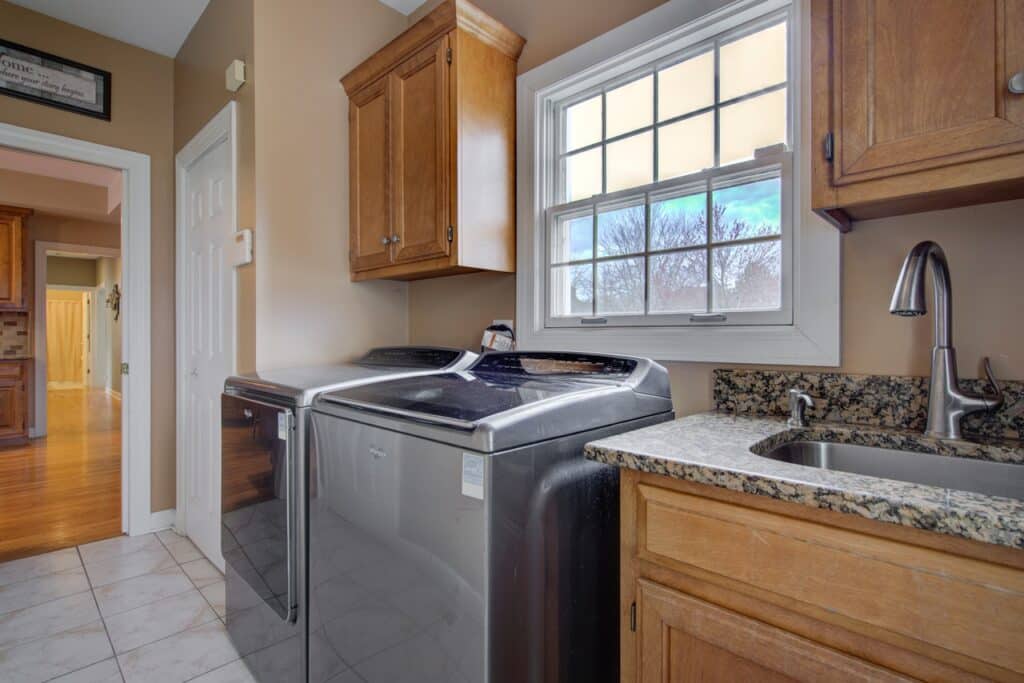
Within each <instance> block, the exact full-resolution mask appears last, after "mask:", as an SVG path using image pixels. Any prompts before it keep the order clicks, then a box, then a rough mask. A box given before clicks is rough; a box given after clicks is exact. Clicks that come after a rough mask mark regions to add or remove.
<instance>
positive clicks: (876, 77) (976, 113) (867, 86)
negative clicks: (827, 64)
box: [832, 0, 1024, 191]
mask: <svg viewBox="0 0 1024 683" xmlns="http://www.w3.org/2000/svg"><path fill="white" fill-rule="evenodd" d="M832 34H833V35H832V51H833V52H832V54H833V66H832V68H833V72H832V77H833V87H834V93H833V103H832V106H833V114H834V116H833V125H834V126H835V130H834V131H833V133H834V135H835V159H834V163H833V182H834V183H835V185H845V184H851V183H857V182H861V181H865V180H871V179H876V178H884V177H888V176H895V175H899V174H903V173H909V172H912V171H920V170H925V169H930V168H938V167H944V166H951V165H955V164H959V163H963V162H967V161H974V160H978V159H985V158H989V157H995V156H1001V155H1005V154H1011V153H1015V152H1020V151H1022V150H1024V95H1015V94H1012V93H1010V92H1009V89H1008V86H1007V83H1008V80H1009V78H1010V77H1011V76H1012V75H1013V74H1014V73H1016V72H1018V71H1021V70H1024V0H833V26H832ZM926 190H927V188H922V189H921V191H926Z"/></svg>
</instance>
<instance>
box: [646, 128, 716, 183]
mask: <svg viewBox="0 0 1024 683" xmlns="http://www.w3.org/2000/svg"><path fill="white" fill-rule="evenodd" d="M714 165H715V117H714V114H712V113H710V112H709V113H707V114H701V115H700V116H694V117H693V118H690V119H683V120H682V121H679V122H677V123H671V124H669V125H667V126H662V127H661V128H660V129H659V130H658V180H668V179H669V178H678V177H679V176H683V175H686V174H687V173H694V172H696V171H699V170H701V169H704V168H711V167H713V166H714Z"/></svg>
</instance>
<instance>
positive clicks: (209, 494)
mask: <svg viewBox="0 0 1024 683" xmlns="http://www.w3.org/2000/svg"><path fill="white" fill-rule="evenodd" d="M202 136H203V132H200V133H199V135H198V136H197V138H201V137H202ZM232 154H233V145H232V142H231V135H230V134H228V135H224V136H222V137H220V138H219V139H217V140H216V141H215V142H212V143H211V144H210V145H208V146H206V149H205V151H202V152H201V153H200V155H199V156H198V158H197V159H195V161H194V162H192V163H191V164H189V165H188V166H187V167H185V168H184V169H183V171H184V172H183V173H182V174H181V175H179V181H183V182H180V185H179V188H178V191H179V192H184V193H185V194H184V195H183V196H182V198H183V199H184V200H185V202H184V203H183V202H181V201H179V203H178V206H179V207H181V206H183V205H184V206H187V210H188V216H187V219H186V222H185V224H184V235H182V237H183V238H184V239H183V245H182V246H183V247H184V249H183V254H184V255H185V259H186V261H185V264H184V265H185V268H184V276H185V277H184V283H183V284H184V287H179V288H178V291H179V296H180V295H182V294H184V302H183V303H184V309H183V311H184V315H183V316H182V319H179V321H178V323H179V324H180V325H184V327H185V329H184V330H183V332H184V337H183V338H184V339H185V341H186V344H187V348H186V350H185V353H184V354H181V355H180V356H179V358H181V359H182V361H183V362H184V364H185V367H184V368H181V370H180V371H179V381H183V382H184V385H185V386H184V389H185V411H186V414H185V430H184V439H185V443H184V444H183V446H184V449H183V453H184V455H185V461H186V462H185V463H184V465H185V471H184V475H185V476H184V484H185V487H186V489H187V491H186V505H187V508H186V511H185V526H186V529H185V531H186V533H187V534H188V536H189V537H190V538H191V539H192V541H193V542H194V543H195V544H196V546H198V548H199V549H200V550H201V551H202V552H203V553H204V554H205V555H206V556H207V557H208V558H209V559H210V561H211V562H213V563H214V564H215V565H217V566H218V567H220V568H221V569H222V570H223V568H224V559H223V557H222V556H221V550H220V482H221V470H220V460H221V458H220V394H221V391H222V389H223V387H224V380H225V379H226V378H227V377H228V376H229V375H231V374H232V373H233V372H234V367H235V339H234V335H235V313H234V308H235V306H234V301H235V287H234V282H235V276H234V269H233V267H232V265H231V263H230V262H229V261H228V257H229V255H228V253H226V252H228V248H229V246H230V241H231V240H232V238H233V235H234V232H235V208H234V207H235V178H234V163H233V159H232ZM179 248H181V246H179Z"/></svg>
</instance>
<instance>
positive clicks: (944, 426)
mask: <svg viewBox="0 0 1024 683" xmlns="http://www.w3.org/2000/svg"><path fill="white" fill-rule="evenodd" d="M929 263H931V266H932V294H933V296H934V298H935V312H934V313H933V315H934V317H935V345H934V347H933V348H932V371H931V378H930V381H929V384H928V425H927V427H926V428H925V434H927V435H928V436H933V437H936V438H939V439H959V438H961V436H962V434H961V430H960V420H961V419H962V418H963V417H965V416H966V415H969V414H971V413H975V412H978V411H981V410H989V411H991V410H995V409H997V408H998V407H999V406H1001V405H1002V403H1003V396H1002V392H1001V391H1000V389H999V385H998V384H997V383H996V380H995V377H993V375H992V367H991V365H989V362H988V359H987V358H986V359H985V372H986V373H987V375H988V378H989V382H990V383H991V384H992V386H993V388H994V390H995V393H994V394H992V395H975V394H970V393H968V392H965V391H963V390H962V389H961V388H960V380H959V377H958V376H957V366H956V350H955V349H954V348H953V292H952V287H951V285H950V278H949V264H948V263H947V261H946V254H945V253H944V252H943V251H942V247H940V246H939V245H938V244H936V243H935V242H931V241H925V242H920V243H918V244H917V245H915V246H914V248H913V249H911V250H910V253H908V254H907V258H906V259H904V261H903V267H902V268H901V269H900V275H899V279H898V280H897V281H896V289H895V290H894V291H893V294H892V301H891V302H890V304H889V312H890V313H892V314H893V315H900V316H919V315H924V314H925V313H926V312H927V310H928V309H927V308H926V306H925V286H924V278H925V271H926V270H927V269H928V264H929Z"/></svg>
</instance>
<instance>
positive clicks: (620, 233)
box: [597, 204, 646, 256]
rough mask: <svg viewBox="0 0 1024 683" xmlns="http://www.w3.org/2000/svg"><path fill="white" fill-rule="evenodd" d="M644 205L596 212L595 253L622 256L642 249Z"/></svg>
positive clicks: (638, 252) (640, 251)
mask: <svg viewBox="0 0 1024 683" xmlns="http://www.w3.org/2000/svg"><path fill="white" fill-rule="evenodd" d="M645 227H646V226H645V220H644V206H643V204H641V205H639V206H628V207H626V208H621V209H613V210H611V211H599V212H598V214H597V255H598V256H622V255H625V254H640V253H643V251H644V241H645V240H644V235H645V232H646V231H645Z"/></svg>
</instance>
